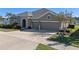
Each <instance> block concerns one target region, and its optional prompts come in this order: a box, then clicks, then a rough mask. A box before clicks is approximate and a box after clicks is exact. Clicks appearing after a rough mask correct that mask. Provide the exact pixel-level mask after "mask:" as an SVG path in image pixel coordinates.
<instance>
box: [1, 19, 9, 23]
mask: <svg viewBox="0 0 79 59" xmlns="http://www.w3.org/2000/svg"><path fill="white" fill-rule="evenodd" d="M0 24H10V20H7V19H4V20H0Z"/></svg>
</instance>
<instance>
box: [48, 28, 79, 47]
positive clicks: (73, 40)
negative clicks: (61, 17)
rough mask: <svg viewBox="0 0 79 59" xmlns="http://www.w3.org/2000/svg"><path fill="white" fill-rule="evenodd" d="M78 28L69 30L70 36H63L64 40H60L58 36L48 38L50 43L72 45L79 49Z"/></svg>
mask: <svg viewBox="0 0 79 59" xmlns="http://www.w3.org/2000/svg"><path fill="white" fill-rule="evenodd" d="M78 29H79V26H76V27H75V28H74V29H70V30H71V31H72V34H71V35H70V36H68V35H64V38H61V37H60V36H59V35H54V36H51V37H49V38H48V40H51V41H57V42H60V43H64V44H67V45H72V46H75V47H79V30H78Z"/></svg>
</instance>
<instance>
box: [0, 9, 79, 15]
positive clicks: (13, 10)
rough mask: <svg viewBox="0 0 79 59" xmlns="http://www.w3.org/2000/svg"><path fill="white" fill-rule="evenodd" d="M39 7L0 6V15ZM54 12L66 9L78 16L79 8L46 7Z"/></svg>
mask: <svg viewBox="0 0 79 59" xmlns="http://www.w3.org/2000/svg"><path fill="white" fill-rule="evenodd" d="M38 9H39V8H0V16H3V17H5V15H6V13H7V12H11V13H14V14H18V13H21V12H25V11H35V10H38ZM48 9H49V10H52V11H54V12H56V13H59V12H63V11H65V10H67V11H68V12H73V16H79V8H48Z"/></svg>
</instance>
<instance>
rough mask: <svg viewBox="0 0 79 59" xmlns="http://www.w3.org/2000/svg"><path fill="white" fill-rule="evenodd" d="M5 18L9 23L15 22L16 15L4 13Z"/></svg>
mask: <svg viewBox="0 0 79 59" xmlns="http://www.w3.org/2000/svg"><path fill="white" fill-rule="evenodd" d="M6 17H7V19H8V20H10V22H11V23H12V22H15V21H16V20H15V19H16V15H15V14H13V13H6Z"/></svg>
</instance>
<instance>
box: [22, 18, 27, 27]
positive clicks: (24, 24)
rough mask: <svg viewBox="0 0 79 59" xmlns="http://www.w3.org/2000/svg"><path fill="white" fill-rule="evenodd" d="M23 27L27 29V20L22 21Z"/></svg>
mask: <svg viewBox="0 0 79 59" xmlns="http://www.w3.org/2000/svg"><path fill="white" fill-rule="evenodd" d="M22 27H23V28H26V20H25V19H23V21H22Z"/></svg>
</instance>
